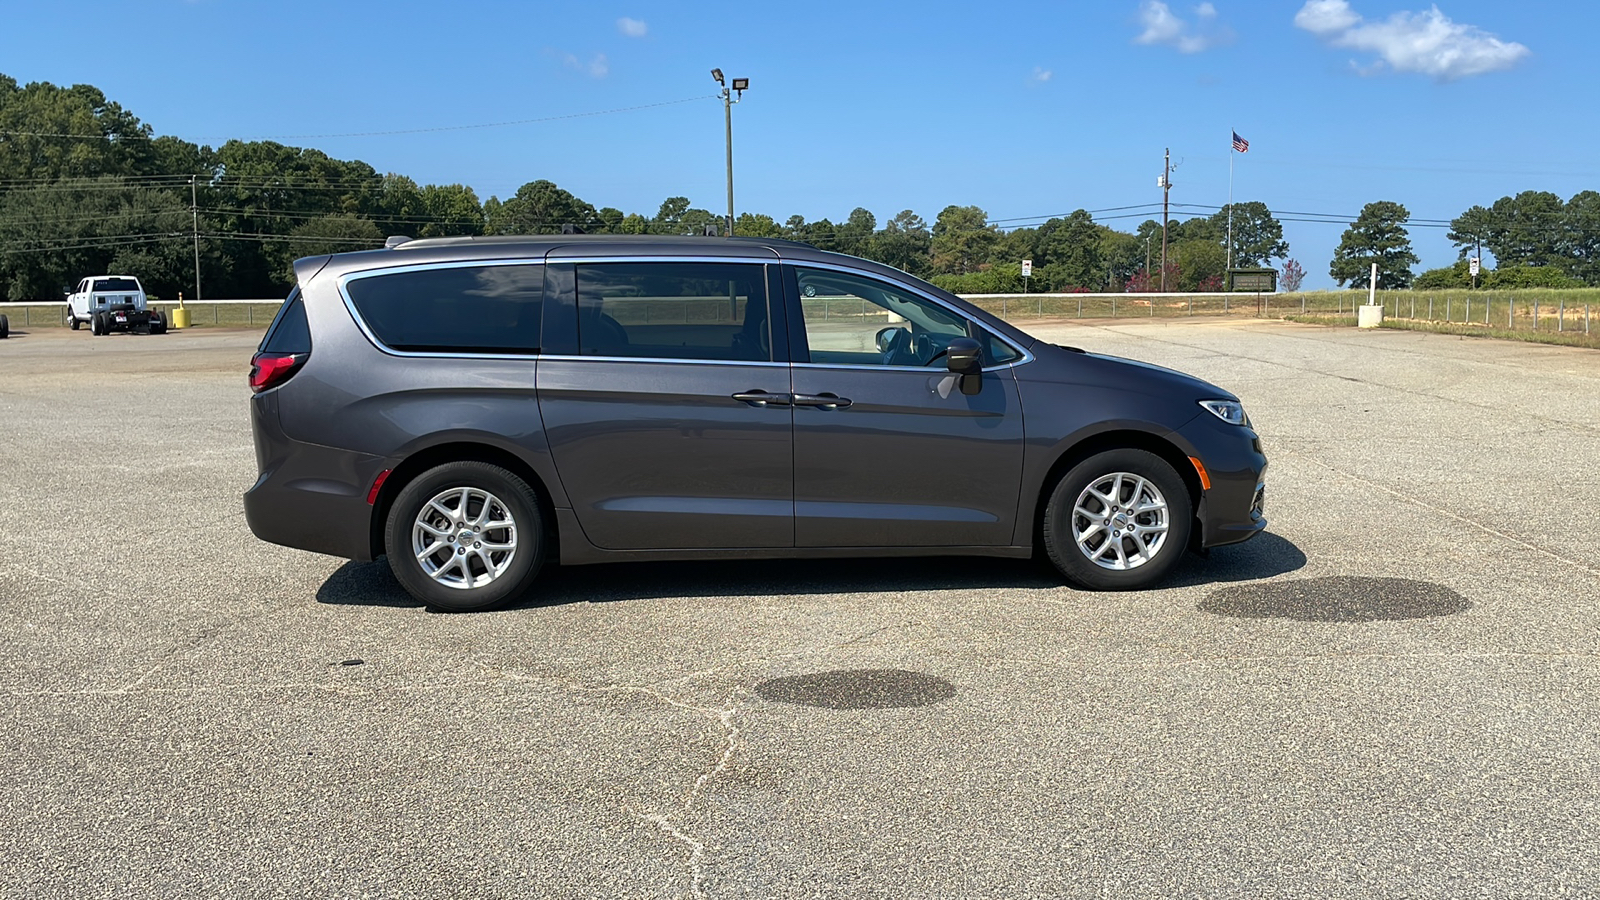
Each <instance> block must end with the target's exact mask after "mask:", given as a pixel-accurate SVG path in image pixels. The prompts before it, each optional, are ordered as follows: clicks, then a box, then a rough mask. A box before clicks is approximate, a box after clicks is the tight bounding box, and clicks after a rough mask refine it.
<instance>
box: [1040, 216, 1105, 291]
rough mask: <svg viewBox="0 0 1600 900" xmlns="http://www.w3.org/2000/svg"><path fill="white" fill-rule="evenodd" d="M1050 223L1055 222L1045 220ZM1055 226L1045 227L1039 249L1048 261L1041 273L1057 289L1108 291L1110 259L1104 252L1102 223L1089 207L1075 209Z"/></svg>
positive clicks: (1048, 283)
mask: <svg viewBox="0 0 1600 900" xmlns="http://www.w3.org/2000/svg"><path fill="white" fill-rule="evenodd" d="M1045 224H1046V226H1048V225H1050V224H1052V223H1049V222H1047V223H1045ZM1054 225H1055V227H1053V228H1045V227H1041V228H1040V229H1039V230H1040V232H1041V233H1042V236H1041V238H1040V247H1039V251H1040V253H1041V254H1042V255H1043V257H1044V259H1045V260H1046V262H1045V264H1044V266H1043V268H1042V270H1041V272H1040V274H1041V275H1042V276H1043V277H1042V279H1041V280H1042V281H1043V282H1044V283H1045V284H1047V285H1048V286H1049V287H1050V288H1051V289H1053V290H1061V289H1065V288H1086V289H1088V290H1091V291H1094V290H1105V286H1106V262H1105V258H1104V257H1103V256H1102V254H1101V239H1100V226H1098V225H1096V224H1095V223H1094V218H1093V217H1092V216H1090V215H1089V213H1088V212H1087V211H1085V210H1081V209H1079V210H1075V211H1073V213H1072V214H1071V215H1068V216H1067V217H1066V218H1064V219H1059V220H1055V222H1054Z"/></svg>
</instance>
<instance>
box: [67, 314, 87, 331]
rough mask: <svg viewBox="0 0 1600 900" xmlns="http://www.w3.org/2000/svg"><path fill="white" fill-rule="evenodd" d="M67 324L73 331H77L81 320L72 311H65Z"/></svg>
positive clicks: (80, 325) (81, 323)
mask: <svg viewBox="0 0 1600 900" xmlns="http://www.w3.org/2000/svg"><path fill="white" fill-rule="evenodd" d="M67 325H68V326H69V327H71V328H72V330H73V331H77V330H78V329H79V328H80V327H82V325H83V320H82V319H80V318H78V317H77V316H75V315H73V314H72V313H67Z"/></svg>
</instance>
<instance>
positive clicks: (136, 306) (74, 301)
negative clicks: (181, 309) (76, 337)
mask: <svg viewBox="0 0 1600 900" xmlns="http://www.w3.org/2000/svg"><path fill="white" fill-rule="evenodd" d="M84 323H88V325H89V331H90V332H91V333H93V334H97V335H99V334H110V333H111V332H113V331H128V332H133V331H142V332H145V333H146V334H162V333H164V332H165V331H166V330H167V320H166V317H165V316H163V315H162V314H161V313H160V312H159V311H153V310H151V309H150V308H149V299H148V298H147V297H146V296H145V293H144V287H143V286H142V285H140V284H139V279H137V278H135V277H134V276H132V275H94V276H91V277H89V278H85V279H83V280H82V281H80V282H78V286H77V288H76V289H74V290H73V291H72V292H71V293H69V294H68V295H67V324H69V325H71V326H72V330H73V331H77V330H78V328H79V326H81V325H83V324H84Z"/></svg>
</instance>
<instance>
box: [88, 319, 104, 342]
mask: <svg viewBox="0 0 1600 900" xmlns="http://www.w3.org/2000/svg"><path fill="white" fill-rule="evenodd" d="M89 333H90V334H92V335H94V336H96V337H99V336H100V335H102V334H105V333H106V317H105V315H104V314H103V313H95V314H94V315H93V316H91V317H90V319H89Z"/></svg>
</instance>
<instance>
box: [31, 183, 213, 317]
mask: <svg viewBox="0 0 1600 900" xmlns="http://www.w3.org/2000/svg"><path fill="white" fill-rule="evenodd" d="M185 199H187V198H185ZM204 249H205V253H206V256H205V262H206V263H207V264H208V265H210V266H217V267H218V269H220V266H219V265H218V261H217V260H216V257H215V247H214V246H213V245H211V244H210V242H208V244H207V246H206V247H205V248H204ZM192 252H193V251H192V245H191V244H190V217H189V210H188V207H187V204H186V203H182V202H180V201H179V200H178V198H177V197H175V196H174V195H173V194H171V193H170V192H167V191H164V190H160V189H156V188H148V187H137V186H132V185H129V184H127V183H126V182H124V181H123V180H122V179H120V178H115V177H101V178H94V179H69V180H64V181H56V182H52V183H49V184H43V185H36V186H31V187H27V188H19V189H16V190H13V191H10V192H8V193H7V194H5V195H4V197H3V198H0V283H3V284H4V292H5V295H6V298H7V299H11V300H32V299H59V298H60V297H61V295H62V293H61V292H62V288H63V287H64V286H65V285H69V284H72V283H74V282H76V281H77V280H78V279H80V278H82V277H84V276H85V275H99V274H106V273H108V272H109V271H110V270H111V269H112V268H113V267H115V266H118V265H121V266H124V267H125V268H123V270H122V272H121V273H119V274H130V275H135V276H137V277H138V278H140V279H141V280H142V281H143V282H144V283H145V286H146V288H147V289H148V290H150V291H152V292H153V293H156V294H158V295H160V296H171V295H174V294H176V293H177V291H179V290H181V289H182V288H183V285H185V284H186V283H191V282H190V279H191V277H192V266H193V257H192V256H191V254H192Z"/></svg>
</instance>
